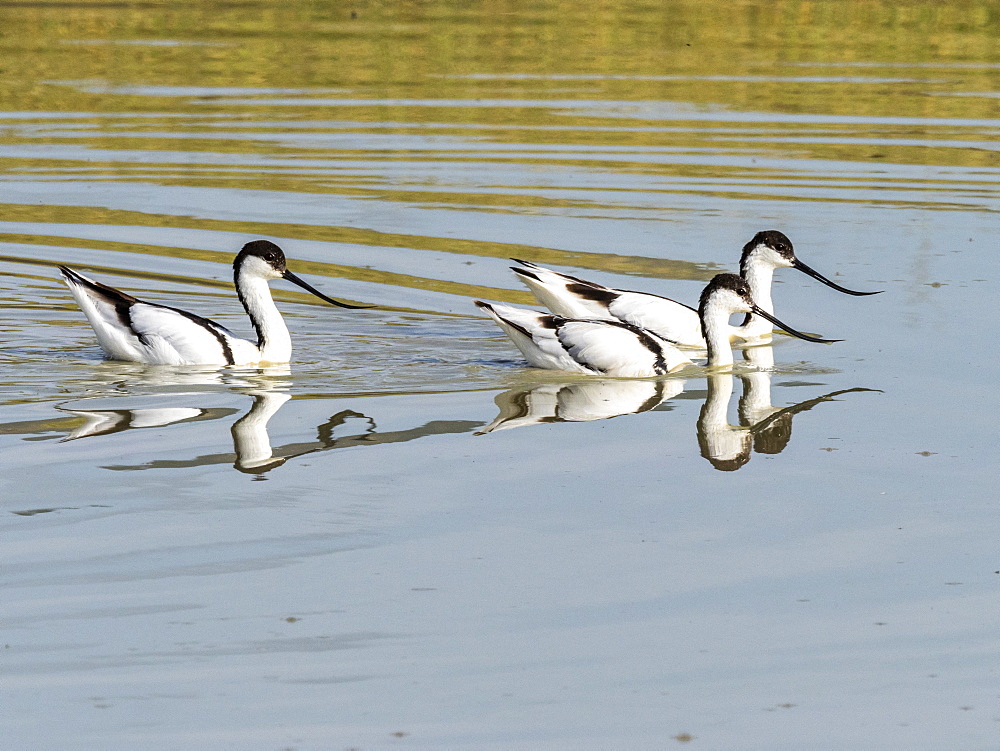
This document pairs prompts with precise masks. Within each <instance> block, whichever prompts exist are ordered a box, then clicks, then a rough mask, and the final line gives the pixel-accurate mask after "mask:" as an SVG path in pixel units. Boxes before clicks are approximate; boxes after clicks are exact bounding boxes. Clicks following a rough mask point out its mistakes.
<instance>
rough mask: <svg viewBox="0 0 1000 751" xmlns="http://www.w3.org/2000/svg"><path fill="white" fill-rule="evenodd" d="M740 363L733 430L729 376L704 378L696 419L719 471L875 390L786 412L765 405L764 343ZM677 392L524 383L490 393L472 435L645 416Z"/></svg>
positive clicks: (831, 396) (636, 385)
mask: <svg viewBox="0 0 1000 751" xmlns="http://www.w3.org/2000/svg"><path fill="white" fill-rule="evenodd" d="M744 359H745V360H746V363H747V365H749V366H751V368H752V370H749V371H747V372H743V373H740V374H739V376H738V377H739V379H740V380H741V381H742V383H743V393H742V395H741V396H740V399H739V404H738V409H737V411H738V414H739V425H731V424H730V423H729V418H728V412H729V403H730V402H731V401H732V395H733V378H734V376H733V374H732V373H730V372H720V373H709V374H708V375H707V376H706V379H707V392H706V398H705V403H704V404H703V405H702V407H701V411H700V413H699V415H698V423H697V436H698V447H699V449H700V451H701V455H702V456H703V457H704V458H706V459H708V461H709V462H711V464H712V466H713V467H715V468H716V469H718V470H721V471H727V472H731V471H733V470H737V469H739V468H740V467H742V466H743V465H745V464H746V463H747V462H748V461H750V455H751V452H752V451H756V452H757V453H761V454H778V453H780V452H781V451H783V450H784V449H785V447H786V446H787V445H788V442H789V440H790V439H791V436H792V417H793V416H794V415H796V414H798V413H800V412H805V411H807V410H810V409H812V408H813V407H814V406H816V405H817V404H820V403H821V402H828V401H834V400H835V399H836V397H838V396H841V395H843V394H849V393H853V392H860V391H875V389H866V388H851V389H841V390H839V391H832V392H830V393H828V394H824V395H822V396H818V397H815V398H813V399H809V400H807V401H804V402H800V403H799V404H794V405H791V406H787V407H775V406H773V405H772V404H771V375H772V371H773V367H774V355H773V351H772V348H771V347H770V346H758V347H751V348H748V349H746V350H745V351H744ZM684 388H685V382H684V381H683V380H680V379H669V378H668V379H659V380H653V379H621V378H610V379H596V378H586V377H581V378H577V379H574V380H571V381H545V382H542V383H537V382H535V383H529V384H524V385H521V386H518V387H516V388H513V389H510V390H508V391H504V392H502V393H500V394H498V395H497V396H496V397H495V399H494V401H495V402H496V405H497V407H498V408H499V411H500V412H499V414H498V415H497V417H496V419H494V420H493V422H491V423H490V424H489V425H487V426H486V427H484V428H482V429H481V430H479V431H477V433H476V435H483V434H485V433H491V432H494V431H498V430H508V429H510V428H521V427H526V426H529V425H540V424H543V423H555V422H588V421H592V420H605V419H608V418H611V417H619V416H621V415H627V414H633V413H637V412H647V411H649V410H652V409H655V408H656V407H659V406H660V405H661V404H663V402H665V401H667V400H668V399H671V398H673V397H676V396H679V395H680V394H681V393H682V392H683V391H684Z"/></svg>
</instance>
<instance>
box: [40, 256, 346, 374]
mask: <svg viewBox="0 0 1000 751" xmlns="http://www.w3.org/2000/svg"><path fill="white" fill-rule="evenodd" d="M59 269H60V271H61V272H62V276H63V280H64V281H65V282H66V285H67V286H68V287H69V289H70V291H71V292H72V293H73V297H74V298H75V299H76V301H77V304H79V306H80V308H81V309H82V310H83V312H84V314H85V315H86V316H87V319H88V320H89V321H90V324H91V326H93V328H94V333H95V334H96V335H97V341H98V343H99V344H100V345H101V349H103V350H104V353H105V355H107V357H108V358H109V359H112V360H127V361H131V362H142V363H147V364H150V365H254V364H257V363H261V362H272V363H282V362H288V361H289V359H290V358H291V354H292V340H291V337H290V335H289V333H288V328H287V327H286V326H285V322H284V321H283V320H282V318H281V313H279V312H278V308H277V306H276V305H275V304H274V300H273V299H272V298H271V291H270V289H269V287H268V286H267V283H268V281H270V280H271V279H287V280H288V281H290V282H292V283H294V284H297V285H298V286H300V287H302V288H303V289H306V290H308V291H309V292H311V293H313V294H314V295H316V296H317V297H319V298H321V299H322V300H325V301H326V302H328V303H331V304H333V305H338V306H340V307H344V308H359V307H364V306H357V305H348V304H346V303H342V302H338V301H337V300H334V299H332V298H329V297H327V296H326V295H324V294H322V293H321V292H319V291H317V290H316V289H314V288H313V287H311V286H310V285H308V284H306V283H305V282H304V281H302V280H301V279H299V278H298V277H297V276H295V275H294V274H292V272H290V271H289V270H288V269H287V268H286V266H285V254H284V253H283V252H282V250H281V248H279V247H278V246H277V245H275V244H274V243H272V242H269V241H267V240H255V241H253V242H250V243H247V244H246V245H245V246H243V249H242V250H241V251H240V252H239V254H238V255H237V256H236V259H235V260H234V261H233V276H234V281H235V284H236V292H237V294H238V295H239V298H240V302H241V303H242V304H243V307H244V309H245V310H246V312H247V315H248V316H249V317H250V321H251V322H252V323H253V327H254V330H255V331H256V332H257V342H256V343H255V342H252V341H249V340H246V339H241V338H239V337H237V336H236V335H235V334H233V333H232V332H231V331H229V329H227V328H225V327H224V326H221V325H219V324H217V323H215V322H214V321H211V320H209V319H207V318H202V317H201V316H198V315H195V314H194V313H188V312H187V311H185V310H180V309H179V308H172V307H170V306H168V305H161V304H159V303H152V302H145V301H143V300H139V299H138V298H136V297H133V296H132V295H129V294H127V293H125V292H122V291H120V290H117V289H115V288H114V287H109V286H107V285H105V284H101V283H100V282H95V281H93V280H92V279H88V278H87V277H85V276H83V275H82V274H79V273H77V272H76V271H73V270H72V269H69V268H66V267H65V266H60V267H59Z"/></svg>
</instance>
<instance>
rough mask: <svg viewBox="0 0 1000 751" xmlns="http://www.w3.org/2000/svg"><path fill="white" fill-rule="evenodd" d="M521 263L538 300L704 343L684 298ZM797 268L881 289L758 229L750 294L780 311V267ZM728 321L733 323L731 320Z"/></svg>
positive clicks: (766, 332)
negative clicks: (810, 262) (816, 263)
mask: <svg viewBox="0 0 1000 751" xmlns="http://www.w3.org/2000/svg"><path fill="white" fill-rule="evenodd" d="M513 260H514V261H516V262H517V263H519V264H521V267H523V268H519V267H516V266H514V267H511V268H512V269H513V271H514V273H515V274H517V275H518V277H519V278H520V279H521V281H522V282H524V283H525V284H526V285H527V286H528V288H529V289H530V290H531V291H532V293H533V294H534V295H535V297H536V298H538V301H539V302H540V303H541V304H542V305H544V306H545V307H547V308H548V309H549V310H550V311H552V312H553V313H555V314H556V315H560V316H565V317H567V318H600V319H607V320H616V321H622V322H623V323H630V324H632V325H634V326H639V327H641V328H644V329H646V330H647V331H651V332H652V333H654V334H656V335H657V336H660V337H662V338H663V339H666V340H667V341H670V342H673V343H675V344H680V345H682V346H687V347H704V346H705V337H704V334H703V333H702V329H701V321H700V320H699V318H698V311H697V310H696V309H695V308H692V307H690V306H688V305H685V304H684V303H680V302H677V301H676V300H672V299H670V298H668V297H661V296H660V295H654V294H650V293H648V292H632V291H629V290H622V289H614V288H612V287H605V286H603V285H601V284H597V283H595V282H589V281H587V280H585V279H579V278H577V277H575V276H570V275H569V274H563V273H561V272H558V271H553V270H551V269H547V268H545V267H544V266H539V265H538V264H535V263H531V262H530V261H521V260H518V259H516V258H515V259H513ZM780 268H793V269H798V270H799V271H802V272H804V273H805V274H808V275H809V276H811V277H813V278H814V279H817V280H819V281H821V282H823V284H825V285H827V286H828V287H832V288H833V289H835V290H837V291H838V292H843V293H845V294H848V295H877V294H878V292H856V291H854V290H850V289H847V288H846V287H841V286H840V285H839V284H836V283H834V282H832V281H830V280H829V279H827V278H826V277H825V276H823V275H822V274H820V273H819V272H818V271H815V270H814V269H812V268H810V267H809V266H807V265H806V264H804V263H803V262H802V261H800V260H799V259H798V258H796V256H795V251H794V250H793V248H792V243H791V241H790V240H789V239H788V238H787V237H785V235H784V234H782V233H781V232H778V231H777V230H766V231H764V232H758V233H757V234H756V235H754V237H753V239H752V240H751V241H750V242H748V243H747V244H746V245H745V246H744V247H743V255H742V256H741V257H740V276H742V277H743V278H744V279H746V280H747V284H749V285H750V294H751V295H752V296H753V300H754V302H755V303H756V304H757V305H758V306H759V307H760V309H761V310H763V311H765V312H767V313H770V314H772V315H773V314H774V304H773V303H772V302H771V281H772V278H773V276H774V270H775V269H780ZM879 291H881V290H879ZM727 326H728V324H727ZM728 331H729V335H730V337H734V338H738V339H758V338H761V337H766V336H770V334H771V331H772V328H771V324H770V322H768V320H767V319H765V318H764V317H763V316H762V315H760V313H748V314H747V317H746V318H745V319H744V320H743V323H742V324H741V325H739V326H728Z"/></svg>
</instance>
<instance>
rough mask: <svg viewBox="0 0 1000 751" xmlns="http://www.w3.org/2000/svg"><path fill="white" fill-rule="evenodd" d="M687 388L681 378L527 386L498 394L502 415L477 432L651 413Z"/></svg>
mask: <svg viewBox="0 0 1000 751" xmlns="http://www.w3.org/2000/svg"><path fill="white" fill-rule="evenodd" d="M682 391H684V381H682V380H679V379H661V380H650V379H642V380H627V379H620V378H611V379H595V378H581V379H579V380H574V381H570V382H546V383H540V384H538V383H536V384H529V385H524V386H521V387H519V388H514V389H510V390H509V391H504V392H503V393H501V394H498V395H497V397H496V398H495V399H494V401H495V402H496V405H497V407H499V409H500V414H499V415H497V417H496V419H495V420H493V422H491V423H490V424H489V425H487V426H486V427H485V428H483V429H482V430H479V431H477V433H476V435H483V434H484V433H491V432H493V431H496V430H508V429H510V428H521V427H524V426H526V425H539V424H541V423H548V422H589V421H591V420H606V419H608V418H610V417H618V416H620V415H628V414H633V413H636V412H647V411H649V410H651V409H653V408H654V407H657V406H659V405H660V404H661V403H662V402H664V401H665V400H667V399H669V398H671V397H673V396H677V395H678V394H680V393H681V392H682Z"/></svg>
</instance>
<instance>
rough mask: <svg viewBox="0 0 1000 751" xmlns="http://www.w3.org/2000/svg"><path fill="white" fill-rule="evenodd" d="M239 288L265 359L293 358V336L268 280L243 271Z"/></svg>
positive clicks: (263, 360)
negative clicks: (275, 302) (273, 296)
mask: <svg viewBox="0 0 1000 751" xmlns="http://www.w3.org/2000/svg"><path fill="white" fill-rule="evenodd" d="M236 290H237V292H238V293H239V295H240V301H241V302H242V303H243V307H244V308H246V311H247V315H248V316H250V320H251V321H252V322H253V327H254V329H256V331H257V346H258V347H259V348H260V359H261V362H288V361H289V360H291V359H292V338H291V337H290V336H289V334H288V327H287V326H285V322H284V321H283V320H282V318H281V313H279V312H278V308H277V306H276V305H275V304H274V300H273V299H272V298H271V290H270V288H269V287H268V286H267V280H266V279H261V278H260V277H259V276H251V275H249V274H246V273H241V274H240V275H239V276H238V277H237V278H236Z"/></svg>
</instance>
